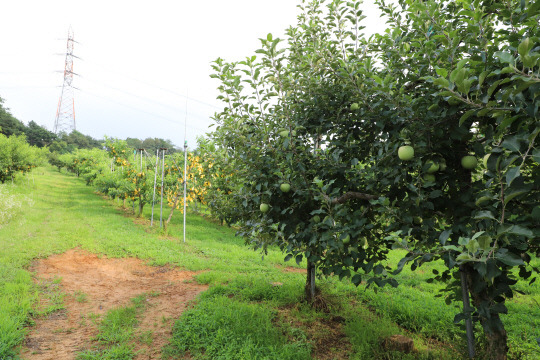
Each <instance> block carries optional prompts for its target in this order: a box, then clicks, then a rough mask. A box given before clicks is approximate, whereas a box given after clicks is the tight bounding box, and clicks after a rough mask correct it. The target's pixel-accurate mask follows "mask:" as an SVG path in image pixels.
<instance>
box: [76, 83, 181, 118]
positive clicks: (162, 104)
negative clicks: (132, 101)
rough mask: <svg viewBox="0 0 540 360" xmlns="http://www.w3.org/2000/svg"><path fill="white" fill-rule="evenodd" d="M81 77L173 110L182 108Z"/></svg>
mask: <svg viewBox="0 0 540 360" xmlns="http://www.w3.org/2000/svg"><path fill="white" fill-rule="evenodd" d="M81 78H83V79H85V80H90V81H91V82H93V83H96V84H99V85H101V86H103V87H105V88H107V89H111V90H115V91H118V92H121V93H124V94H126V95H129V96H133V97H135V98H138V99H141V100H144V101H147V102H150V103H154V104H157V105H159V106H163V107H167V108H169V109H172V110H175V111H178V110H182V109H181V108H178V107H176V106H172V105H169V104H165V103H162V102H159V101H156V100H152V99H150V98H147V97H144V96H140V95H137V94H133V93H131V92H129V91H125V90H122V89H119V88H116V87H113V86H108V85H105V84H104V83H102V82H99V81H96V80H94V79H90V78H86V77H83V76H81Z"/></svg>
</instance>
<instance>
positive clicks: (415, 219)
mask: <svg viewBox="0 0 540 360" xmlns="http://www.w3.org/2000/svg"><path fill="white" fill-rule="evenodd" d="M413 222H414V223H415V224H416V225H421V224H422V223H423V222H424V219H422V218H421V217H420V216H415V217H414V218H413Z"/></svg>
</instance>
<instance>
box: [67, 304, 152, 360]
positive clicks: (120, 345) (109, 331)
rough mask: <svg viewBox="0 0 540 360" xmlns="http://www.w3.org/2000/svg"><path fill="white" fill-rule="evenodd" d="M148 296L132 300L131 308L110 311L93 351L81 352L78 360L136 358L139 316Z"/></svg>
mask: <svg viewBox="0 0 540 360" xmlns="http://www.w3.org/2000/svg"><path fill="white" fill-rule="evenodd" d="M145 298H146V295H145V294H142V295H139V296H137V297H136V298H134V299H132V300H131V305H130V306H125V307H119V308H116V309H112V310H109V311H108V312H107V314H106V315H105V318H104V319H103V321H101V323H100V324H99V333H98V335H97V336H96V338H95V339H94V340H95V341H96V342H97V345H96V346H95V348H94V349H92V350H87V351H84V352H81V353H79V354H78V356H77V360H94V359H95V360H99V359H118V360H120V359H132V358H134V357H135V351H134V344H133V342H132V341H133V339H134V337H135V335H134V333H135V328H136V326H137V324H138V320H137V316H138V315H139V314H140V313H141V312H143V311H144V309H145V303H146V302H145Z"/></svg>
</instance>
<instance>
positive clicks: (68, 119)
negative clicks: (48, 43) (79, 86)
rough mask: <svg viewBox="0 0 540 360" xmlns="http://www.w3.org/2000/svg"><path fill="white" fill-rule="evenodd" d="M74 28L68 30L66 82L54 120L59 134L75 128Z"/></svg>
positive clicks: (55, 128) (55, 129) (56, 132)
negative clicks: (73, 84)
mask: <svg viewBox="0 0 540 360" xmlns="http://www.w3.org/2000/svg"><path fill="white" fill-rule="evenodd" d="M74 42H75V40H73V29H72V28H71V26H70V27H69V30H68V37H67V52H66V62H65V66H64V83H63V84H62V92H61V93H60V99H59V100H58V108H57V109H56V120H55V121H54V133H55V134H59V133H61V132H66V133H70V132H71V131H73V130H76V128H75V96H74V87H73V86H72V83H73V75H77V74H75V73H74V72H73V58H76V56H75V55H73V43H74Z"/></svg>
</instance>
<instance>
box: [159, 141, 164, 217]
mask: <svg viewBox="0 0 540 360" xmlns="http://www.w3.org/2000/svg"><path fill="white" fill-rule="evenodd" d="M165 150H166V149H161V156H162V158H163V162H162V165H161V210H160V212H159V226H160V227H163V177H164V176H165Z"/></svg>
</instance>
